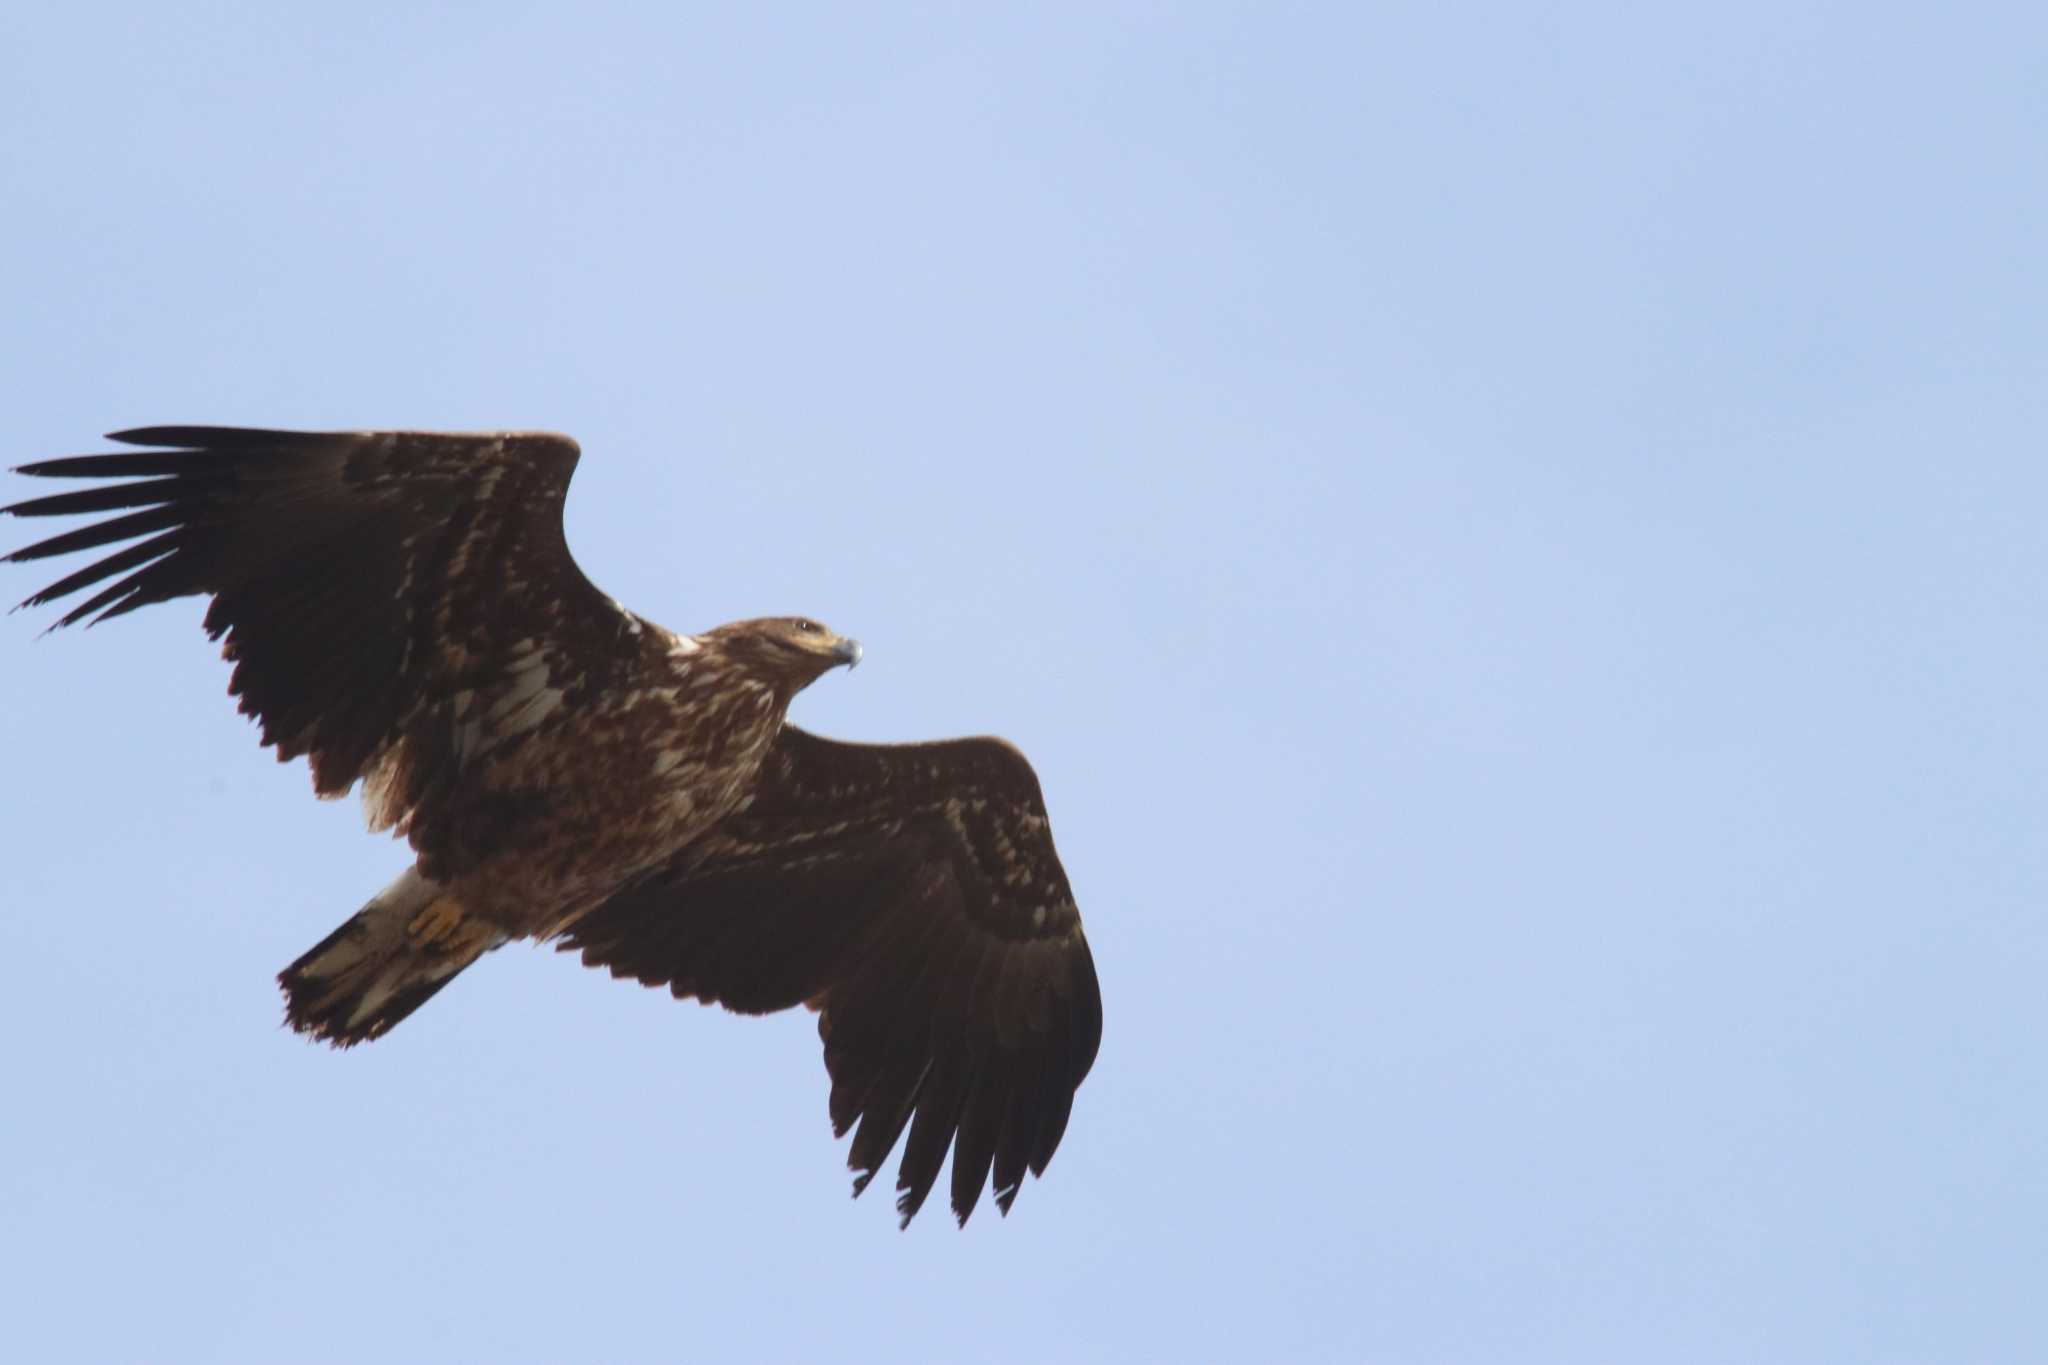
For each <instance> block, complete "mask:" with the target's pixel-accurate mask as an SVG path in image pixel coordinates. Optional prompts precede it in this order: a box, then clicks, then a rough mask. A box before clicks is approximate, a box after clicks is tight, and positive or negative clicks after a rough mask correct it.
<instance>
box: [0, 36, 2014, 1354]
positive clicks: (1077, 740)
mask: <svg viewBox="0 0 2048 1365" xmlns="http://www.w3.org/2000/svg"><path fill="white" fill-rule="evenodd" d="M2043 14H2044V11H2043V10H2042V9H2041V8H2040V7H2039V6H2038V5H2018V4H2014V5H2010V6H1997V5H1974V4H1967V3H1966V4H1960V5H1953V6H1945V7H1931V6H1925V5H1894V4H1883V3H1879V4H1871V3H1868V0H1864V2H1863V3H1853V4H1852V3H1847V2H1846V0H1845V2H1844V3H1837V4H1816V3H1797V2H1796V0H1795V2H1794V3H1784V0H1774V3H1769V4H1751V3H1735V4H1721V5H1712V6H1707V5H1694V6H1683V7H1679V6H1643V5H1624V4H1590V3H1568V4H1562V5H1550V6H1540V7H1537V6H1509V5H1493V6H1483V7H1461V6H1453V5H1442V4H1428V5H1423V4H1392V5H1307V4H1305V5H1290V4H1261V5H1250V4H1243V5H1224V4H1159V3H1152V4H1117V3H1107V4H1105V3H1090V4H1086V5H1065V6H1062V5H1050V6H1002V7H998V6H993V5H987V6H943V5H933V6H903V5H888V4H884V5H861V6H845V5H818V6H720V7H715V8H714V7H705V6H684V5H651V4H649V5H607V4H593V3H585V4H577V5H573V6H571V5H538V4H504V3H498V4H490V5H482V4H445V5H431V6H421V5H386V4H368V5H356V6H351V7H347V8H345V9H337V8H335V7H333V6H328V7H312V6H279V5H223V4H206V3H200V4H193V5H178V6H170V5H158V4H143V3H117V4H89V3H80V4H68V5H62V6H59V5H54V4H33V5H31V4H22V5H15V6H10V7H8V8H7V9H6V11H5V13H4V15H0V128H4V132H5V136H4V137H0V184H4V186H5V190H6V200H7V205H8V207H7V211H6V212H5V214H4V215H0V260H4V261H5V262H6V263H7V264H6V268H5V270H4V272H0V273H4V281H0V311H4V316H5V317H6V318H7V319H8V325H7V326H6V327H5V328H4V330H0V374H4V376H5V379H4V381H0V383H4V387H5V391H6V393H7V399H8V401H7V404H6V411H7V422H6V428H5V432H4V435H0V464H6V465H12V464H19V463H22V462H25V461H27V460H31V459H35V458H39V457H44V456H48V455H54V454H64V453H74V452H79V451H88V450H94V449H100V448H103V447H102V446H101V444H100V443H99V442H98V441H97V439H96V437H97V433H99V432H102V431H107V430H112V429H115V428H119V427H124V426H131V425H136V424H142V423H153V422H235V423H245V424H272V425H291V426H313V427H331V426H403V425H412V426H431V427H459V428H472V427H508V426H516V427H548V428H555V429H559V430H562V431H566V432H570V433H572V434H574V435H575V436H576V437H578V438H579V439H580V440H581V441H582V443H583V446H584V450H585V457H584V463H583V467H582V470H581V472H580V474H579V476H578V478H577V481H576V485H575V487H574V489H573V490H572V493H571V496H570V504H569V510H568V523H569V535H570V540H571V543H572V545H573V546H574V548H575V550H576V552H577V554H578V556H579V557H580V559H581V560H582V562H583V564H584V565H585V566H586V568H587V569H588V570H589V572H590V573H591V575H592V576H593V578H595V579H596V580H597V581H598V582H599V583H600V584H601V585H602V586H603V587H605V588H606V589H607V590H608V591H610V592H611V593H613V594H614V595H616V596H617V597H619V598H620V599H622V600H623V601H625V602H627V603H628V604H629V605H631V606H633V607H635V608H636V609H638V610H639V611H641V612H643V613H644V614H646V615H648V616H650V617H652V618H654V619H655V620H658V621H661V622H662V623H664V624H666V625H669V626H672V627H675V628H678V629H684V630H693V629H701V628H704V627H708V626H710V625H714V624H717V623H718V622H721V621H724V620H728V619H732V618H736V617H741V616H749V615H756V614H762V613H768V612H804V613H807V614H812V615H816V616H818V617H819V618H820V619H822V620H824V621H826V622H828V623H829V624H831V625H833V626H834V627H836V628H838V629H841V630H843V631H846V632H847V633H849V634H853V635H857V636H859V637H860V638H861V639H862V640H863V641H864V642H865V644H866V646H867V662H866V663H865V664H864V665H863V666H862V668H861V669H860V671H859V672H858V673H855V674H851V675H846V674H835V675H833V676H831V677H829V678H827V679H826V680H824V682H822V683H821V684H820V685H819V686H818V687H817V688H815V689H813V691H811V692H810V693H808V694H806V695H805V696H804V697H803V698H801V699H800V701H799V703H798V705H797V707H796V712H795V715H796V718H797V719H798V720H799V721H800V722H801V723H803V724H805V725H808V726H810V727H812V728H816V729H819V730H823V731H825V732H827V733H830V734H834V735H838V736H842V737H848V738H856V739H910V738H928V737H938V736H945V735H953V734H961V733H977V732H984V731H991V732H996V733H1000V734H1003V735H1006V736H1008V737H1010V738H1012V739H1014V740H1015V741H1016V742H1017V743H1019V744H1020V745H1021V746H1022V747H1023V748H1024V749H1025V751H1026V752H1027V753H1028V754H1029V755H1030V756H1031V758H1032V760H1033V761H1034V762H1035V764H1036V765H1037V768H1038V770H1039V773H1040V775H1041V777H1042V779H1043V782H1044V786H1045V790H1046V793H1047V797H1048V801H1049V803H1050V808H1051V811H1052V815H1053V822H1054V827H1055V829H1056V831H1057V834H1058V838H1059V845H1060V849H1061V852H1062V854H1063V856H1064V858H1065V861H1066V864H1067V867H1068V870H1069V872H1070V873H1071V875H1072V879H1073V882H1074V885H1075V888H1076V890H1077V893H1078V895H1079V898H1080V901H1081V904H1082V908H1083V912H1084V914H1085V915H1086V917H1087V922H1088V926H1089V934H1090V938H1091V941H1092V943H1093V945H1094V950H1095V955H1096V959H1097V962H1098V964H1099V967H1100V972H1101V978H1102V985H1103V992H1104V997H1105V1002H1106V1025H1105V1034H1104V1040H1103V1045H1102V1052H1101V1057H1100V1060H1099V1061H1098V1063H1097V1065H1096V1067H1095V1070H1094V1073H1093V1075H1091V1076H1090V1077H1089V1079H1088V1082H1087V1084H1086V1085H1085V1086H1084V1087H1083V1089H1082V1091H1081V1093H1080V1096H1079V1100H1078V1102H1077V1104H1076V1107H1075V1110H1074V1115H1073V1121H1072V1125H1071V1127H1070V1128H1069V1130H1068V1134H1067V1140H1066V1145H1065V1146H1064V1147H1063V1148H1062V1149H1061V1151H1060V1153H1059V1156H1058V1159H1057V1160H1056V1161H1055V1162H1054V1163H1053V1165H1052V1167H1051V1169H1050V1171H1049V1173H1048V1177H1047V1178H1046V1179H1045V1180H1043V1181H1040V1182H1035V1183H1032V1184H1030V1185H1028V1186H1027V1188H1026V1189H1025V1190H1024V1191H1023V1194H1022V1196H1021V1197H1020V1198H1019V1200H1018V1202H1017V1206H1016V1209H1015V1211H1014V1212H1013V1214H1012V1215H1011V1216H1010V1218H1009V1219H1007V1220H1001V1219H998V1218H996V1217H995V1216H994V1215H993V1211H992V1210H991V1209H990V1208H989V1207H988V1205H987V1204H986V1203H984V1205H983V1209H982V1211H981V1213H979V1214H978V1215H977V1216H976V1218H975V1220H974V1222H973V1223H972V1224H971V1225H970V1226H969V1227H968V1229H967V1230H966V1231H965V1232H964V1233H961V1232H957V1231H955V1230H954V1228H953V1227H952V1225H951V1223H950V1222H949V1220H948V1219H947V1218H946V1217H945V1215H944V1213H943V1211H942V1210H939V1209H937V1208H936V1206H934V1207H933V1208H932V1209H931V1210H929V1211H928V1212H927V1213H926V1215H925V1216H924V1217H923V1218H922V1219H921V1220H920V1221H919V1222H918V1223H917V1224H916V1225H915V1226H913V1227H912V1229H911V1230H910V1231H909V1233H907V1234H899V1233H898V1232H897V1231H896V1228H895V1223H894V1219H893V1218H892V1216H891V1210H890V1206H889V1203H888V1201H887V1199H886V1198H885V1197H876V1196H872V1195H871V1196H870V1197H869V1198H866V1199H863V1200H861V1201H859V1202H857V1203H855V1202H850V1201H848V1199H847V1198H846V1191H847V1188H848V1182H847V1177H846V1174H845V1172H844V1170H843V1169H842V1162H843V1157H844V1146H843V1144H835V1143H834V1142H833V1141H832V1138H831V1134H830V1130H829V1126H828V1122H827V1117H826V1110H825V1094H826V1086H825V1076H824V1069H823V1066H822V1063H821V1060H820V1058H819V1055H818V1046H817V1040H816V1037H815V1034H814V1031H813V1021H812V1020H811V1019H810V1018H809V1017H807V1016H802V1015H796V1016H785V1017H781V1018H777V1019H772V1020H742V1019H736V1018H732V1017H729V1016H725V1015H723V1014H720V1013H718V1012H716V1011H706V1010H702V1009H699V1008H698V1007H696V1006H694V1005H678V1004H676V1003H673V1002H671V1001H670V1000H668V998H667V997H666V995H665V994H657V993H654V992H648V991H643V990H641V989H639V988H637V987H631V986H627V985H622V984H619V983H615V982H612V981H611V980H609V979H608V978H607V977H606V976H605V975H603V974H602V973H594V972H587V971H584V970H583V969H581V968H579V967H578V966H577V965H576V964H575V963H574V962H573V961H571V960H569V959H567V958H562V957H557V956H555V955H554V954H552V953H549V952H547V951H544V950H540V949H533V948H527V947H517V948H512V949H508V950H506V951H504V952H500V953H497V954H495V955H494V956H493V957H491V958H490V959H488V960H486V961H485V962H484V963H483V964H482V965H481V966H480V967H479V968H477V969H476V970H474V971H472V972H471V973H469V974H468V975H466V976H464V977H463V978H462V980H461V981H460V982H458V983H457V984H456V985H455V986H454V987H452V988H451V989H450V990H448V991H447V992H446V993H445V994H444V995H442V996H441V997H439V998H438V999H436V1000H435V1001H433V1002H432V1004H431V1005H430V1006H428V1007H427V1008H426V1009H424V1010H423V1011H422V1012H421V1013H420V1014H418V1015H417V1016H415V1017H414V1018H413V1019H412V1020H410V1021H408V1022H407V1023H406V1024H405V1025H404V1027H402V1028H401V1029H399V1030H398V1031H397V1032H396V1033H394V1034H393V1035H392V1036H391V1037H389V1038H388V1039H385V1040H383V1041H382V1042H379V1043H377V1044H375V1045H373V1046H370V1047H366V1048H360V1049H357V1050H356V1051H354V1052H351V1053H348V1054H335V1053H331V1052H329V1051H327V1050H325V1049H322V1048H318V1047H314V1046H310V1045H308V1044H306V1043H304V1042H302V1041H300V1040H299V1039H297V1038H295V1037H293V1036H292V1035H290V1034H289V1033H287V1032H285V1031H284V1030H283V1029H282V1028H281V1027H280V1014H279V1007H278V999H277V996H276V992H275V987H274V985H273V983H272V976H273V974H274V973H275V972H276V971H277V970H278V969H279V968H280V967H282V966H283V965H284V964H285V963H287V962H289V961H290V960H291V959H292V958H293V957H295V956H296V955H297V954H298V953H299V952H301V951H302V950H304V949H305V948H307V947H308V946H310V945H311V944H312V943H314V942H315V941H316V940H318V939H319V938H320V937H321V936H322V935H324V934H325V933H326V932H327V931H328V930H329V929H330V928H331V927H333V926H334V925H335V924H336V923H338V922H339V921H340V920H341V919H343V918H344V917H346V916H347V915H348V914H350V913H351V912H353V911H354V910H355V909H356V908H357V907H358V905H360V903H361V902H362V901H363V900H364V899H365V898H366V897H367V896H368V895H369V894H370V893H371V892H372V891H374V890H375V889H377V888H378V887H380V886H382V885H383V884H384V883H385V882H386V881H387V880H388V879H389V878H390V877H391V876H392V875H393V874H394V873H395V872H396V871H397V870H398V869H399V868H400V867H401V866H403V865H404V863H405V862H406V854H405V851H404V849H403V848H402V847H401V846H396V845H393V844H391V843H390V842H388V841H387V840H385V839H383V838H382V837H381V836H379V837H370V836H367V835H365V834H363V833H362V832H361V821H360V817H359V814H358V811H357V808H356V807H355V805H354V803H353V802H344V803H334V804H326V805H323V804H320V803H316V802H315V801H314V800H312V799H311V796H310V790H309V784H308V781H307V779H306V776H305V773H304V770H303V768H302V767H300V766H297V765H295V766H292V767H289V768H285V767H280V766H279V765H278V764H276V763H275V762H273V761H272V760H271V758H270V757H269V756H268V755H267V754H265V753H263V752H262V751H260V750H259V749H258V748H257V746H256V744H255V740H254V733H253V731H252V729H251V728H250V727H249V725H248V724H247V723H246V722H245V721H244V720H242V718H240V717H239V716H237V715H236V714H235V712H234V709H233V706H232V705H231V704H230V703H229V702H228V700H227V699H226V698H225V696H224V688H225V683H226V678H227V669H226V667H225V665H223V664H222V663H221V662H220V661H219V660H218V659H217V658H216V657H215V656H214V651H213V650H212V649H211V648H210V647H209V646H208V645H207V643H206V641H205V639H204V638H203V636H202V635H201V633H200V631H199V629H198V625H197V623H198V619H199V616H200V614H201V611H202V606H201V604H200V603H199V602H197V601H196V600H188V601H184V602H180V603H177V604H174V605H172V606H170V607H166V608H159V609H155V610H152V611H150V612H147V613H144V614H141V615H138V616H135V617H131V618H127V619H125V620H122V621H120V622H118V623H116V624H112V625H109V626H107V627H104V628H101V629H97V630H93V631H89V632H68V633H66V634H64V635H60V636H53V637H50V638H47V639H40V640H39V639H37V633H38V632H39V631H40V630H41V629H42V627H43V626H44V625H45V624H46V623H47V621H48V619H49V615H48V614H47V613H21V614H18V615H15V616H12V617H6V618H0V654H4V659H5V664H4V670H0V679H4V682H0V687H4V694H0V695H4V702H5V704H4V706H0V754H4V755H5V758H4V772H5V781H4V783H0V841H4V845H0V846H4V858H0V878H4V884H0V902H4V916H0V924H4V929H5V933H6V936H7V942H6V947H5V951H4V952H0V1040H4V1041H0V1058H4V1062H0V1086H4V1095H0V1107H4V1118H0V1221H4V1225H5V1229H6V1231H5V1233H4V1235H0V1305H5V1308H4V1311H5V1315H6V1322H7V1326H6V1332H5V1335H6V1337H7V1339H8V1340H9V1341H10V1343H12V1349H13V1350H15V1351H16V1352H18V1353H19V1358H20V1359H24V1360H28V1359H35V1360H59V1359H81V1360H91V1359H102V1360H105V1359H124V1358H125V1359H144V1358H148V1359H157V1360H166V1361H187V1360H229V1361H233V1360H248V1361H262V1360H278V1359H287V1358H289V1359H295V1360H296V1359H305V1360H314V1361H319V1360H334V1361H343V1360H359V1359H364V1358H381V1359H394V1360H405V1359H419V1360H425V1359H449V1358H471V1359H493V1360H505V1361H553V1360H563V1359H594V1358H611V1359H653V1358H661V1357H670V1358H684V1357H688V1358H693V1359H702V1360H794V1359H834V1360H846V1361H868V1360H874V1361H889V1362H902V1361H918V1360H939V1359H947V1360H990V1361H1152V1360H1176V1359H1178V1360H1190V1359H1234V1360H1264V1359H1279V1358H1285V1359H1299V1360H1331V1361H1387V1362H1408V1361H1420V1362H1435V1361H1442V1362H1486V1361H1500V1362H1530V1361H1575V1362H1582V1361H1594V1360H1655V1361H1660V1362H1669V1361H1680V1362H1683V1361H1714V1362H1720V1361H1733V1360H1772V1361H1779V1360H1782V1361H1821V1360H1843V1361H1851V1360H1853V1361H1927V1360H1941V1361H1976V1360H1982V1361H2013V1360H2022V1359H2030V1358H2032V1359H2039V1358H2043V1357H2044V1355H2048V1301H2044V1299H2043V1297H2042V1287H2043V1285H2044V1284H2048V1098H2044V1096H2048V1083H2044V1082H2048V1049H2044V1040H2048V988H2044V978H2048V927H2044V918H2043V916H2044V907H2048V839H2044V837H2043V830H2042V826H2043V816H2044V813H2048V801H2044V773H2048V722H2044V719H2043V709H2042V695H2043V683H2044V673H2048V648H2044V638H2048V637H2044V621H2048V580H2044V576H2043V546H2044V537H2043V529H2042V527H2043V519H2044V515H2048V463H2044V459H2043V446H2042V430H2043V426H2044V419H2048V384H2044V380H2048V268H2044V254H2043V242H2044V241H2048V165H2044V155H2043V147H2044V137H2048V19H2044V18H2043V17H2042V16H2043ZM44 491H49V490H48V487H47V486H46V485H33V486H32V485H31V484H30V483H29V481H26V480H11V481H8V482H7V483H6V484H5V487H4V492H0V501H6V500H9V496H10V495H11V496H13V497H22V496H29V495H31V494H33V493H38V492H44ZM40 529H41V528H40V527H38V526H34V525H29V524H23V523H17V522H13V521H0V546H5V547H10V548H11V547H12V546H14V545H17V544H20V543H23V542H25V541H26V540H28V539H31V538H33V536H34V534H36V533H37V532H38V531H39V530H40ZM44 567H46V566H34V567H32V568H20V567H7V568H6V569H4V571H0V579H4V582H0V589H4V594H5V596H6V597H7V598H8V599H10V600H12V599H19V598H20V597H22V596H25V595H26V594H27V593H29V592H30V591H32V590H33V589H35V588H37V587H39V586H41V584H42V582H43V581H45V580H46V578H47V577H49V576H51V575H48V574H44V573H42V572H41V570H42V569H43V568H44Z"/></svg>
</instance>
